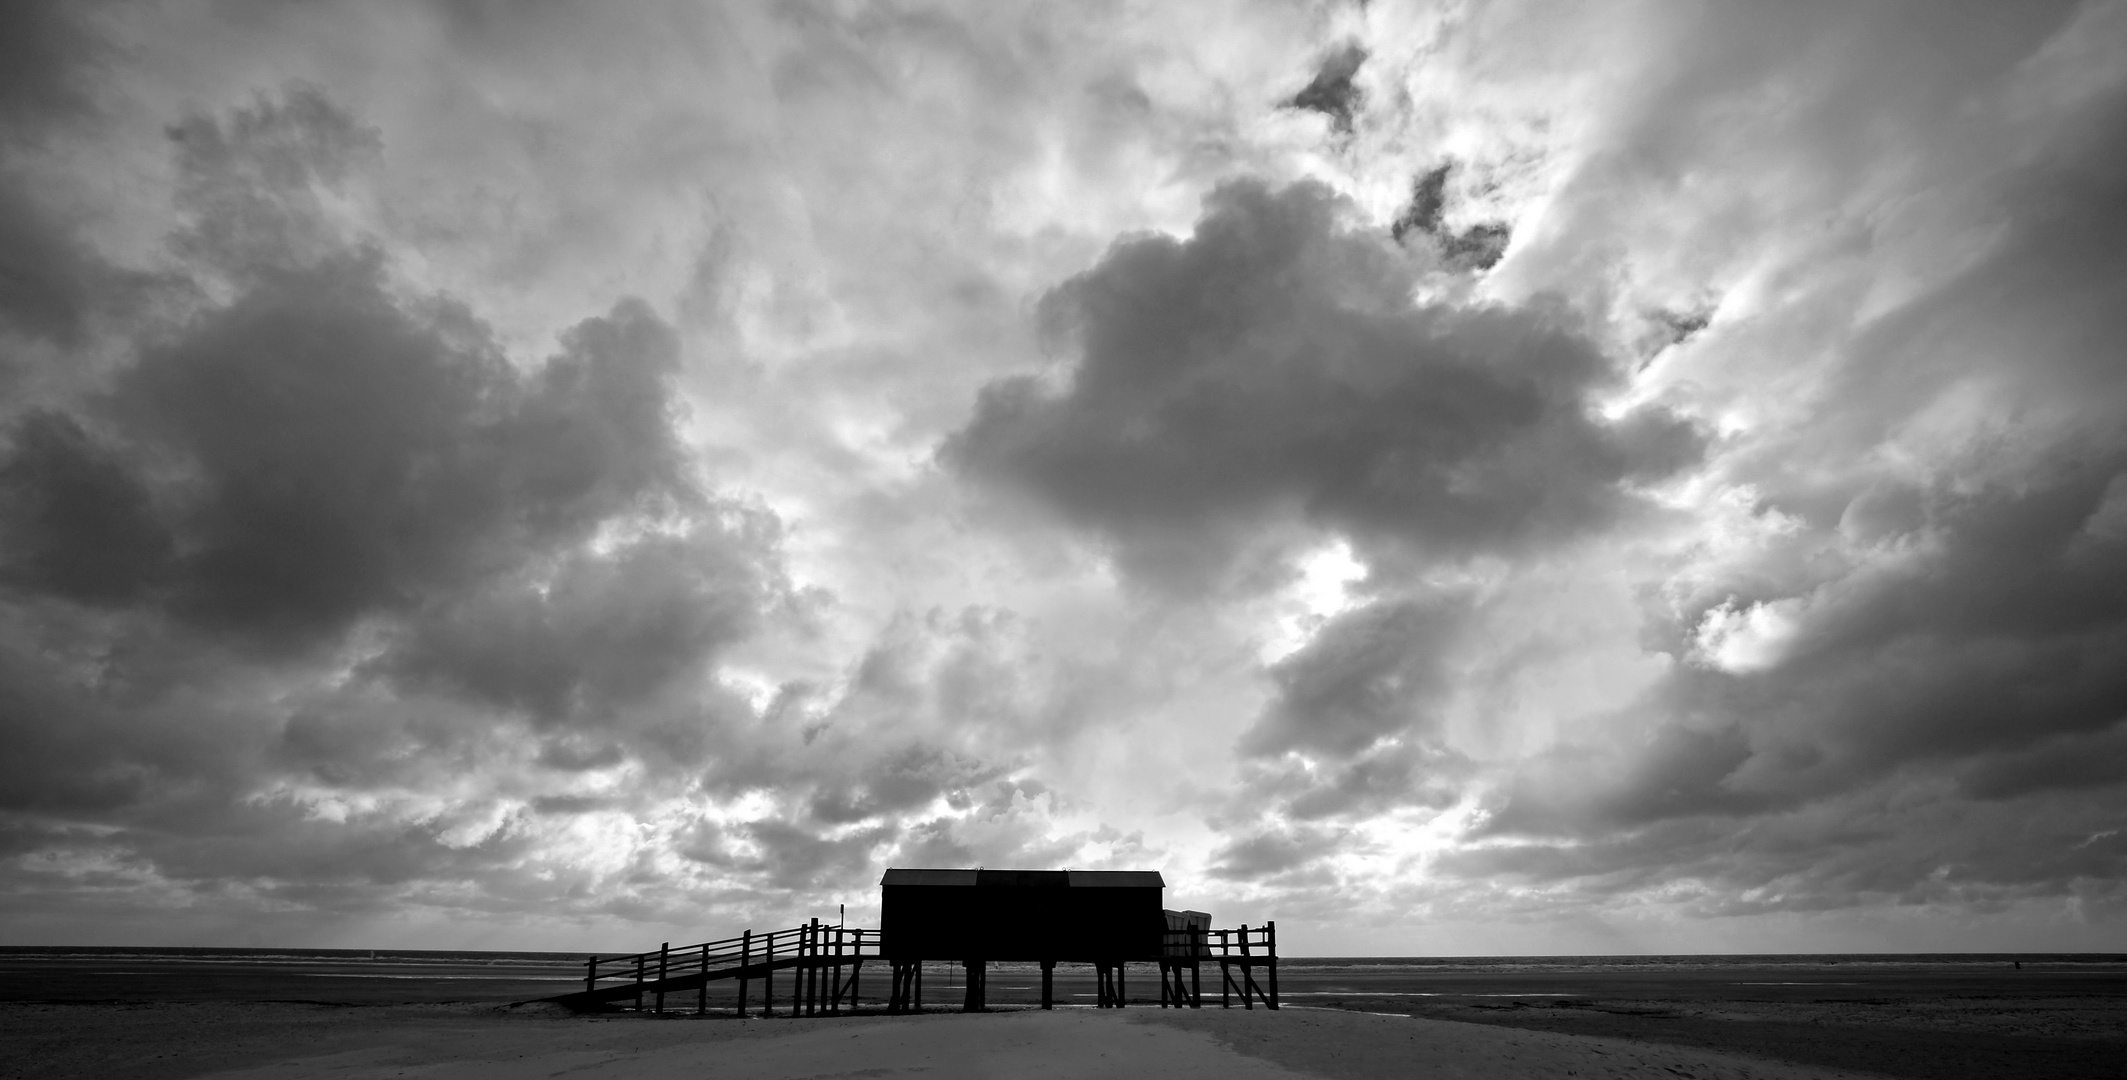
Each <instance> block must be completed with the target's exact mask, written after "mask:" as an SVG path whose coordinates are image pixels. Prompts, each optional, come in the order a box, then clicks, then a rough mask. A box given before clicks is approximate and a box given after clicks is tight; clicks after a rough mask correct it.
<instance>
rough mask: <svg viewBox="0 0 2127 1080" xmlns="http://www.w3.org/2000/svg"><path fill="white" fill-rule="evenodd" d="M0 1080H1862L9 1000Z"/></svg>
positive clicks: (1147, 1018) (1388, 1026) (1329, 1031)
mask: <svg viewBox="0 0 2127 1080" xmlns="http://www.w3.org/2000/svg"><path fill="white" fill-rule="evenodd" d="M0 1032H4V1034H0V1060H5V1061H6V1062H7V1065H6V1066H5V1071H4V1073H0V1075H4V1076H6V1077H8V1078H9V1080H13V1078H15V1077H21V1078H24V1080H28V1078H32V1077H34V1078H37V1080H68V1078H73V1077H92V1076H96V1077H115V1076H125V1077H134V1078H139V1080H178V1078H194V1077H214V1078H217V1080H313V1078H315V1080H324V1078H332V1080H372V1078H375V1080H383V1078H387V1077H423V1078H432V1080H504V1078H517V1077H558V1076H564V1075H566V1076H569V1077H571V1078H578V1080H604V1078H619V1077H629V1078H638V1080H681V1078H687V1080H693V1078H698V1077H710V1076H741V1077H754V1078H760V1080H786V1078H787V1080H797V1078H800V1077H806V1078H824V1077H892V1076H921V1077H924V1078H926V1080H956V1078H963V1077H965V1078H978V1077H1030V1078H1048V1077H1054V1078H1063V1077H1109V1076H1160V1077H1170V1078H1174V1080H1197V1078H1203V1080H1212V1078H1221V1080H1278V1078H1292V1077H1327V1078H1335V1080H1385V1078H1388V1077H1458V1078H1471V1080H1482V1078H1491V1077H1499V1078H1507V1077H1576V1078H1585V1077H1640V1076H1666V1077H1675V1076H1690V1077H1701V1078H1707V1080H1723V1078H1737V1080H1742V1078H1755V1080H1800V1078H1804V1077H1826V1078H1832V1077H1859V1076H1865V1075H1868V1074H1864V1073H1856V1072H1850V1071H1843V1070H1834V1069H1824V1068H1813V1067H1806V1066H1798V1065H1792V1064H1785V1063H1780V1062H1775V1061H1770V1060H1767V1059H1763V1058H1754V1057H1749V1056H1743V1055H1737V1054H1730V1053H1722V1052H1717V1051H1710V1050H1702V1049H1694V1048H1689V1047H1676V1046H1665V1045H1661V1044H1656V1043H1647V1042H1635V1041H1630V1040H1623V1039H1613V1038H1602V1037H1594V1036H1586V1035H1574V1034H1563V1033H1555V1032H1533V1031H1522V1030H1514V1029H1508V1028H1500V1027H1491V1026H1485V1025H1477V1024H1465V1023H1457V1022H1452V1021H1438V1020H1425V1019H1414V1018H1409V1017H1402V1016H1380V1015H1370V1014H1364V1013H1353V1012H1344V1011H1336V1010H1303V1009H1287V1010H1283V1011H1281V1012H1277V1013H1270V1012H1245V1011H1239V1010H1234V1011H1224V1012H1221V1011H1215V1010H1214V1011H1204V1012H1190V1013H1180V1012H1164V1013H1163V1012H1161V1011H1159V1010H1145V1009H1131V1010H1125V1011H1112V1010H1092V1009H1065V1010H1059V1011H1056V1012H1051V1013H1042V1012H999V1013H990V1014H983V1015H957V1014H935V1015H928V1016H922V1017H859V1018H843V1019H796V1020H794V1019H773V1020H732V1019H729V1018H714V1017H712V1018H708V1019H693V1018H666V1019H658V1018H649V1017H634V1016H623V1017H570V1016H566V1015H556V1014H555V1013H554V1012H552V1011H550V1010H548V1009H546V1008H543V1007H516V1008H511V1007H496V1006H491V1005H489V1006H476V1005H467V1006H447V1005H424V1006H373V1007H337V1008H335V1007H330V1006H316V1005H301V1004H243V1003H189V1004H169V1005H133V1006H120V1005H94V1004H65V1005H60V1004H42V1005H38V1004H10V1005H7V1006H5V1007H4V1009H0Z"/></svg>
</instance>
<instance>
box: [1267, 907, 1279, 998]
mask: <svg viewBox="0 0 2127 1080" xmlns="http://www.w3.org/2000/svg"><path fill="white" fill-rule="evenodd" d="M1263 949H1264V951H1265V952H1268V953H1269V954H1270V1007H1271V1008H1273V1009H1275V1008H1277V1007H1278V924H1277V923H1276V922H1275V921H1273V922H1267V923H1264V924H1263Z"/></svg>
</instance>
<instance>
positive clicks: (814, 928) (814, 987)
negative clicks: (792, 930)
mask: <svg viewBox="0 0 2127 1080" xmlns="http://www.w3.org/2000/svg"><path fill="white" fill-rule="evenodd" d="M803 955H804V957H805V960H804V964H803V966H801V967H799V968H798V970H799V971H802V972H804V977H803V978H802V979H801V980H800V982H799V984H800V985H802V986H803V987H804V988H805V1015H807V1016H818V1015H820V920H818V919H814V920H812V921H811V922H809V923H807V924H805V952H804V954H803Z"/></svg>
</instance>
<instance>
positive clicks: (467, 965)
mask: <svg viewBox="0 0 2127 1080" xmlns="http://www.w3.org/2000/svg"><path fill="white" fill-rule="evenodd" d="M575 964H576V960H575V958H573V957H571V956H568V955H565V954H555V955H553V956H531V955H527V956H511V955H508V954H476V953H466V954H403V955H395V956H394V955H387V956H382V957H369V956H355V957H350V956H345V955H338V954H332V955H324V954H320V955H306V954H299V953H286V954H282V953H258V952H214V951H206V952H200V951H191V952H185V951H179V952H175V953H155V952H152V951H131V952H124V953H119V954H114V953H112V952H110V951H102V952H98V951H86V950H63V951H58V952H49V951H47V952H39V951H35V950H16V951H14V952H12V953H5V954H0V1080H13V1078H21V1080H73V1078H81V1080H88V1078H92V1077H93V1078H98V1080H103V1078H110V1077H127V1078H139V1080H190V1078H195V1077H207V1076H212V1077H244V1078H250V1080H267V1078H283V1077H286V1078H310V1077H317V1078H324V1077H331V1078H335V1080H367V1078H372V1077H374V1078H383V1077H431V1078H445V1080H450V1078H485V1077H520V1076H523V1077H539V1076H561V1075H567V1076H569V1077H572V1078H576V1077H590V1078H599V1077H621V1076H627V1077H649V1078H657V1077H708V1076H720V1077H721V1076H746V1077H756V1076H757V1077H770V1078H773V1077H856V1076H902V1075H906V1076H922V1077H926V1078H936V1077H961V1076H967V1077H980V1076H1011V1077H1017V1076H1034V1077H1042V1076H1052V1077H1067V1076H1092V1077H1098V1076H1120V1075H1163V1076H1176V1077H1194V1076H1205V1077H1211V1076H1217V1077H1243V1078H1246V1077H1272V1076H1313V1077H1330V1078H1359V1080H1371V1078H1377V1077H1523V1076H1538V1077H1542V1076H1559V1077H1565V1076H1572V1077H1590V1076H1618V1077H1624V1076H1661V1077H1674V1076H1693V1077H1759V1078H1773V1077H1803V1076H1814V1077H1855V1076H1872V1077H1878V1078H1890V1080H1994V1078H1998V1077H2020V1076H2043V1077H2048V1078H2051V1080H2117V1078H2118V1077H2120V1076H2121V1075H2122V1071H2121V1069H2120V1066H2119V1062H2120V1061H2123V1060H2127V971H2123V970H2122V964H2121V963H2120V962H2119V960H2118V959H2117V958H2111V957H2089V958H2082V959H2079V960H2073V961H2070V960H2066V959H2062V958H2051V959H2047V958H2041V957H2029V958H2026V959H2025V960H2023V961H2019V962H2017V963H2004V962H2000V961H1999V960H1992V959H1986V958H1975V957H1933V958H1929V957H1905V958H1884V957H1816V958H1811V957H1787V958H1767V957H1740V958H1738V957H1700V958H1666V959H1665V958H1644V957H1643V958H1580V959H1565V958H1550V959H1543V958H1534V959H1532V958H1517V959H1510V960H1483V959H1480V960H1469V961H1448V960H1438V959H1434V960H1422V959H1404V960H1396V959H1378V958H1377V959H1365V958H1359V959H1351V958H1347V959H1342V960H1336V959H1303V960H1297V961H1295V962H1293V963H1292V964H1291V965H1290V967H1289V970H1287V971H1286V972H1285V973H1284V979H1283V982H1284V984H1285V988H1286V992H1287V994H1288V997H1287V998H1286V1007H1285V1008H1284V1009H1282V1010H1279V1011H1275V1012H1272V1011H1269V1010H1265V1009H1256V1010H1245V1009H1241V1008H1239V1007H1235V1008H1233V1009H1230V1010H1222V1009H1220V1008H1218V1007H1217V1002H1218V999H1217V997H1216V996H1211V997H1209V998H1207V1001H1206V1005H1207V1007H1206V1008H1204V1009H1202V1010H1186V1011H1185V1010H1171V1011H1170V1010H1162V1009H1159V1008H1157V1007H1155V1006H1154V1005H1153V1003H1152V1002H1150V1001H1147V1000H1145V999H1144V998H1143V997H1142V996H1134V997H1133V1001H1132V1005H1131V1007H1130V1008H1128V1009H1124V1010H1120V1011H1116V1010H1097V1009H1092V1008H1083V1007H1080V1008H1063V1009H1059V1010H1057V1011H1055V1012H1051V1013H1043V1012H1040V1011H1038V1010H1032V1009H1029V1008H1027V1007H1026V1002H1024V1001H1019V1000H1017V999H1018V998H1024V997H1026V996H1027V993H1026V990H1027V986H1026V985H1025V984H1027V983H1028V980H1027V979H1025V978H1021V977H1020V976H1023V975H1025V974H1026V973H1025V972H1022V971H1018V970H1017V969H1016V968H1014V967H1013V966H1012V965H1000V968H999V971H998V972H997V974H996V977H995V980H994V982H993V988H994V989H995V990H996V991H997V996H999V997H1004V998H1006V999H1007V1000H1006V1001H1005V1002H1004V1003H1001V1004H1000V1006H999V1007H997V1008H996V1009H994V1010H993V1011H991V1012H988V1013H983V1014H978V1015H963V1014H959V1013H957V1012H953V1011H949V1010H948V1007H947V1006H946V1004H945V1000H950V999H951V997H952V996H953V995H952V994H951V993H950V986H949V984H950V982H951V979H950V972H948V971H945V970H943V969H941V970H940V971H938V972H934V973H933V975H935V976H937V980H936V981H937V986H938V987H939V988H942V989H940V991H939V993H940V994H942V996H943V998H944V999H945V1000H941V998H940V997H938V996H933V997H932V998H931V999H930V1000H931V1003H932V1006H933V1009H932V1011H930V1012H927V1013H926V1014H924V1015H922V1016H887V1015H884V1012H883V1005H884V1003H883V1002H882V1001H880V1000H878V999H877V997H876V996H875V995H876V994H877V993H879V992H880V991H883V990H884V989H885V981H884V979H883V978H882V979H878V980H873V981H869V982H867V983H866V984H865V985H866V987H867V988H868V991H869V994H868V995H867V996H866V997H864V998H863V1001H862V1007H861V1009H860V1010H858V1011H857V1012H856V1013H855V1014H853V1015H845V1016H840V1017H819V1018H802V1019H801V1018H792V1017H790V1016H789V1015H787V1012H788V1008H789V1001H788V999H787V996H779V998H778V1001H777V1003H776V1012H777V1013H778V1014H779V1015H777V1016H774V1017H761V1016H758V1015H754V1016H751V1017H749V1018H746V1019H739V1018H737V1017H736V1016H735V1015H733V1008H732V1006H733V1005H735V1001H733V1000H732V999H731V997H730V989H731V988H730V987H728V986H720V987H719V992H718V993H717V994H713V995H711V996H710V997H709V998H708V999H707V1000H706V1002H702V1003H700V1004H705V1005H706V1006H707V1010H708V1012H707V1015H700V1016H697V1015H695V1009H696V1006H697V1004H698V1003H697V1002H696V1001H695V1000H694V997H693V995H691V994H690V995H681V996H680V998H679V999H678V1000H674V1001H671V1002H669V1003H668V1005H669V1006H670V1008H669V1009H668V1011H667V1013H666V1014H665V1015H662V1016H660V1015H655V1014H651V1013H647V1012H646V1013H636V1012H632V1011H617V1012H612V1013H603V1014H597V1015H578V1014H574V1013H571V1012H569V1011H567V1010H565V1009H563V1008H560V1007H559V1006H556V1005H553V1004H547V1003H543V1002H540V1001H537V1000H536V999H538V998H543V997H546V996H549V995H551V994H553V993H554V992H555V991H556V990H557V989H559V988H561V987H564V986H568V985H571V983H570V982H569V977H568V973H569V972H571V971H573V970H574V968H575ZM1088 974H1089V973H1088V972H1085V971H1080V970H1078V968H1076V967H1072V968H1069V969H1068V970H1066V969H1059V971H1058V978H1057V985H1058V988H1059V991H1060V998H1061V1000H1064V1001H1067V1002H1068V1001H1084V1000H1087V999H1088V998H1090V991H1091V989H1092V987H1091V983H1090V980H1089V978H1088V977H1087V976H1088ZM1155 985H1156V983H1154V982H1153V981H1152V980H1150V979H1144V980H1136V981H1133V983H1132V986H1133V988H1134V990H1135V991H1136V994H1137V995H1142V994H1143V993H1146V992H1149V991H1150V990H1151V989H1152V987H1153V986H1155ZM779 986H780V987H781V989H780V990H779V994H787V992H788V989H789V984H788V980H779ZM758 992H759V988H758V987H756V994H757V995H758ZM650 1004H654V1001H650V1002H646V1005H650ZM761 1005H762V999H761V998H760V997H759V996H756V997H755V998H753V1005H752V1010H753V1012H755V1013H756V1014H757V1013H758V1012H759V1010H760V1007H761Z"/></svg>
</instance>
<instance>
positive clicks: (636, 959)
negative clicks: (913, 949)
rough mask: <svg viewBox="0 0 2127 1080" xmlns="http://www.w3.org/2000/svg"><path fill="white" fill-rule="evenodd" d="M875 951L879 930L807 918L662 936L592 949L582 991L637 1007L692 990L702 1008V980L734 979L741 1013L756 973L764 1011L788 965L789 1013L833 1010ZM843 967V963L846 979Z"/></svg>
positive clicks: (656, 1006) (592, 998)
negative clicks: (619, 952)
mask: <svg viewBox="0 0 2127 1080" xmlns="http://www.w3.org/2000/svg"><path fill="white" fill-rule="evenodd" d="M879 955H880V954H879V931H877V930H871V929H865V928H862V927H855V926H848V927H844V926H826V925H822V924H821V923H820V921H819V920H818V919H814V920H813V921H812V922H810V923H806V924H803V925H799V926H793V927H789V928H788V929H783V930H771V931H768V932H766V933H755V932H754V931H751V930H748V931H746V932H745V933H743V934H740V935H739V936H737V937H728V938H722V939H720V940H717V941H704V942H701V943H699V944H694V945H682V946H679V947H678V948H674V947H672V945H670V944H669V943H668V944H665V945H661V946H659V947H658V948H657V949H656V950H655V951H654V952H642V953H635V954H632V955H628V956H606V957H599V956H593V957H591V958H589V959H588V960H586V961H585V962H584V979H583V993H582V995H581V997H582V999H583V1000H584V1001H586V1002H608V1001H618V1000H626V999H628V998H630V997H633V998H634V1001H635V1008H636V1009H637V1010H641V1009H642V1008H643V1007H644V1002H645V1000H646V999H647V1000H649V1001H650V1002H651V1003H652V1005H651V1008H652V1009H653V1010H654V1011H656V1012H663V1011H665V995H666V994H667V993H668V992H671V991H674V990H694V991H696V1000H695V1009H696V1011H697V1012H706V1011H707V1009H708V995H709V983H711V982H713V981H716V980H719V979H736V980H738V1011H739V1012H740V1013H741V1014H743V1013H744V1012H745V1011H746V999H747V991H748V989H749V985H748V984H749V983H750V982H751V981H752V980H753V979H756V978H758V979H760V980H762V984H763V985H762V997H763V1007H762V1012H761V1015H763V1016H769V1015H773V1009H774V1001H775V973H776V972H777V971H779V970H793V972H794V974H793V977H794V978H795V979H796V980H797V983H796V985H795V986H794V987H793V988H792V991H791V1010H792V1015H806V1016H812V1015H818V1014H820V1013H822V1012H826V1013H838V1012H840V1011H841V1009H842V1004H843V1002H844V1001H847V1002H849V1003H850V1004H851V1005H854V1004H855V1003H856V992H857V973H858V970H859V969H860V968H861V965H862V963H863V961H865V960H872V959H877V958H878V957H879ZM844 968H847V969H849V972H848V978H847V981H846V982H845V981H844V979H843V977H842V974H843V969H844ZM823 978H824V979H825V980H826V982H825V984H824V985H823V983H822V980H823ZM569 996H570V997H575V996H577V995H569Z"/></svg>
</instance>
